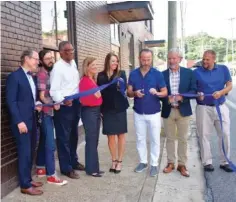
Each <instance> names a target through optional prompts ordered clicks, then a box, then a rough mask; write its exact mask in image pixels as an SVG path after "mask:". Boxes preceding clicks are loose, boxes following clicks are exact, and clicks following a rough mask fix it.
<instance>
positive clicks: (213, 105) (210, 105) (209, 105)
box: [198, 102, 225, 107]
mask: <svg viewBox="0 0 236 202" xmlns="http://www.w3.org/2000/svg"><path fill="white" fill-rule="evenodd" d="M224 103H225V102H222V103H219V105H223V104H224ZM198 105H204V106H208V107H215V106H216V104H203V103H198Z"/></svg>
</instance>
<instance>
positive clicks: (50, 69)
mask: <svg viewBox="0 0 236 202" xmlns="http://www.w3.org/2000/svg"><path fill="white" fill-rule="evenodd" d="M42 66H43V67H44V68H45V69H46V70H47V71H48V72H50V71H52V68H53V63H52V62H51V63H49V64H48V65H46V64H45V63H44V62H43V63H42Z"/></svg>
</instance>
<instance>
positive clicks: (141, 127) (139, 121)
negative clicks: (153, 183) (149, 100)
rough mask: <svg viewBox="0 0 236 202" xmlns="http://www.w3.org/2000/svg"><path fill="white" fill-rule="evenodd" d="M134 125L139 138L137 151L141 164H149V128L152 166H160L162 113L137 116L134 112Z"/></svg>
mask: <svg viewBox="0 0 236 202" xmlns="http://www.w3.org/2000/svg"><path fill="white" fill-rule="evenodd" d="M134 125H135V130H136V138H137V140H136V141H137V150H138V154H139V159H140V163H145V164H146V163H147V162H148V160H147V141H146V134H147V128H148V132H149V134H150V160H151V162H150V165H151V166H158V158H159V155H160V132H161V116H160V112H159V113H156V114H150V115H146V114H137V113H135V112H134Z"/></svg>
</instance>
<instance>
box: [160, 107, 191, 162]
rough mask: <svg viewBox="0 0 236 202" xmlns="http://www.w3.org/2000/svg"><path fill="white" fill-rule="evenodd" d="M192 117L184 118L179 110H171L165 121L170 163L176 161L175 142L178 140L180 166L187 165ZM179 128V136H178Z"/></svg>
mask: <svg viewBox="0 0 236 202" xmlns="http://www.w3.org/2000/svg"><path fill="white" fill-rule="evenodd" d="M189 120H190V117H189V116H186V117H183V116H182V115H181V114H180V112H179V110H178V109H174V108H172V109H171V112H170V115H169V117H168V118H167V119H163V123H164V132H165V135H166V137H167V141H166V150H167V158H168V163H174V164H175V161H176V156H175V140H178V148H177V153H178V164H179V165H185V164H186V162H187V139H188V127H189ZM176 128H177V135H176Z"/></svg>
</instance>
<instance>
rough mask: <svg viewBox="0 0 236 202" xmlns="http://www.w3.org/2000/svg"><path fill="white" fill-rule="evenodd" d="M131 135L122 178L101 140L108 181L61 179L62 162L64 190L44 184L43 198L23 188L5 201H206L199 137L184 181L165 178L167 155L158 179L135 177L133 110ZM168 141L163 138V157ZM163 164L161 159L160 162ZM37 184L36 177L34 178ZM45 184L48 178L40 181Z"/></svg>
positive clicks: (193, 144)
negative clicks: (29, 193)
mask: <svg viewBox="0 0 236 202" xmlns="http://www.w3.org/2000/svg"><path fill="white" fill-rule="evenodd" d="M128 131H129V133H128V134H127V135H126V137H127V138H126V139H127V143H126V152H125V156H124V159H123V164H122V165H123V168H122V171H121V173H120V174H113V173H109V172H108V170H109V168H110V165H111V157H110V154H109V149H108V146H107V138H106V136H104V135H101V136H100V143H99V157H100V167H101V170H104V171H106V173H105V175H104V177H102V178H94V177H91V176H87V175H86V174H85V173H84V172H80V179H78V180H72V179H69V178H67V177H65V176H60V174H59V173H60V172H59V168H58V162H57V173H58V175H59V176H60V177H62V178H63V179H66V180H68V181H69V183H68V184H67V185H65V186H63V187H57V186H54V185H49V184H46V183H45V184H44V186H43V187H42V190H43V191H44V194H43V195H42V196H34V197H33V196H28V195H23V194H21V193H20V190H19V188H17V189H15V190H14V191H13V192H12V193H10V194H9V195H8V196H6V197H5V198H3V199H2V201H3V202H10V201H12V202H18V201H22V202H23V201H26V202H36V201H38V202H39V201H40V202H43V201H45V202H46V201H47V202H59V201H60V202H61V201H63V202H82V201H83V202H138V201H140V202H148V201H157V202H159V201H160V202H163V201H176V200H177V201H181V202H188V201H196V202H199V201H202V198H203V189H204V185H203V184H204V180H203V176H202V173H201V172H200V171H201V168H200V164H199V154H198V147H197V144H196V137H195V136H194V135H193V136H190V140H189V143H190V147H189V151H190V153H189V155H190V159H189V165H188V167H189V170H190V174H191V177H190V178H188V179H187V178H184V177H181V176H180V175H179V173H177V172H173V173H171V174H169V175H164V174H163V173H162V169H163V168H164V166H165V165H166V151H165V149H164V154H163V158H162V162H161V164H160V165H161V168H160V173H159V176H158V177H149V170H147V171H145V172H144V173H135V172H134V171H133V170H134V168H135V167H136V165H137V163H138V154H137V151H136V138H135V133H134V125H133V113H132V110H131V109H129V110H128ZM164 141H165V138H164V137H162V138H161V155H160V157H162V151H163V145H164ZM78 154H79V157H80V161H81V162H84V144H81V145H80V146H79V148H78ZM160 160H161V158H160ZM34 179H35V180H38V179H36V177H34ZM39 181H42V182H45V178H43V179H39Z"/></svg>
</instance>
